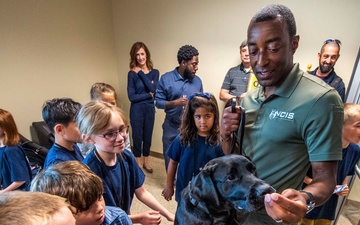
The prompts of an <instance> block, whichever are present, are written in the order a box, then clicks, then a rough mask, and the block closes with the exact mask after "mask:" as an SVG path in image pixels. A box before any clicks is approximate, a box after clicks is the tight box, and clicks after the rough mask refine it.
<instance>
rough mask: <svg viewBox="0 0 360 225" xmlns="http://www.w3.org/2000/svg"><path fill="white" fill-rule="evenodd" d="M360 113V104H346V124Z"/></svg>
mask: <svg viewBox="0 0 360 225" xmlns="http://www.w3.org/2000/svg"><path fill="white" fill-rule="evenodd" d="M359 115H360V105H358V104H354V103H345V104H344V124H346V123H347V122H349V121H351V120H352V119H353V118H354V117H356V116H359Z"/></svg>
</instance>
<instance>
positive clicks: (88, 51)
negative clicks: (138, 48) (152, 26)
mask: <svg viewBox="0 0 360 225" xmlns="http://www.w3.org/2000/svg"><path fill="white" fill-rule="evenodd" d="M111 7H112V3H111V1H101V0H76V1H70V0H11V1H8V0H0V80H1V81H0V96H1V97H0V107H1V108H3V109H6V110H8V111H10V112H11V113H12V114H13V116H14V118H15V121H16V123H17V125H18V128H19V130H20V132H21V133H22V134H23V135H25V136H26V137H28V138H30V129H29V127H30V125H31V123H32V122H33V121H39V120H42V118H41V108H42V104H43V103H44V101H45V100H47V99H52V98H55V97H71V98H73V99H74V100H76V101H79V102H81V103H85V102H86V101H88V100H89V99H90V94H89V91H90V87H91V85H92V84H93V83H94V82H96V81H105V82H108V83H111V84H114V85H116V84H117V82H118V77H117V61H116V54H115V46H114V34H113V25H112V8H111Z"/></svg>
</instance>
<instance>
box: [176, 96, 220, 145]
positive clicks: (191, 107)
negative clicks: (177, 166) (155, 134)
mask: <svg viewBox="0 0 360 225" xmlns="http://www.w3.org/2000/svg"><path fill="white" fill-rule="evenodd" d="M200 107H204V108H205V109H207V110H208V111H210V112H212V113H213V114H214V117H215V118H214V124H213V126H212V127H211V129H210V135H209V136H208V137H206V141H207V143H208V144H210V145H215V144H219V143H220V140H219V137H220V128H219V108H218V104H217V101H216V99H215V97H214V95H212V94H209V93H196V94H194V95H192V96H190V97H189V101H188V103H187V105H186V108H185V111H184V113H183V115H182V120H181V124H180V140H181V143H182V144H187V145H191V143H192V142H193V141H194V140H196V137H197V132H198V130H197V127H196V125H195V121H194V113H195V110H196V109H197V108H200Z"/></svg>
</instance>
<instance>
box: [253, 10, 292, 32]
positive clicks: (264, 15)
mask: <svg viewBox="0 0 360 225" xmlns="http://www.w3.org/2000/svg"><path fill="white" fill-rule="evenodd" d="M279 16H281V17H282V18H283V19H284V21H285V22H286V24H287V26H288V31H289V36H290V38H292V37H294V36H295V35H296V23H295V18H294V15H293V13H292V12H291V10H290V9H289V8H288V7H286V6H284V5H280V4H271V5H267V6H265V7H264V8H262V9H261V10H260V11H259V12H257V13H256V14H255V16H254V17H253V18H252V19H251V21H250V23H252V22H255V23H258V22H264V21H270V20H275V19H276V18H279Z"/></svg>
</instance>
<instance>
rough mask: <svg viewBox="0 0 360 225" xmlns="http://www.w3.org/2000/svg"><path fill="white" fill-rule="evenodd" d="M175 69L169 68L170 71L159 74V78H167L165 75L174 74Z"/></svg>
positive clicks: (170, 75)
mask: <svg viewBox="0 0 360 225" xmlns="http://www.w3.org/2000/svg"><path fill="white" fill-rule="evenodd" d="M175 70H176V69H174V70H170V71H168V72H166V73H164V74H163V75H161V78H167V77H172V76H174V74H176V73H175Z"/></svg>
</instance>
